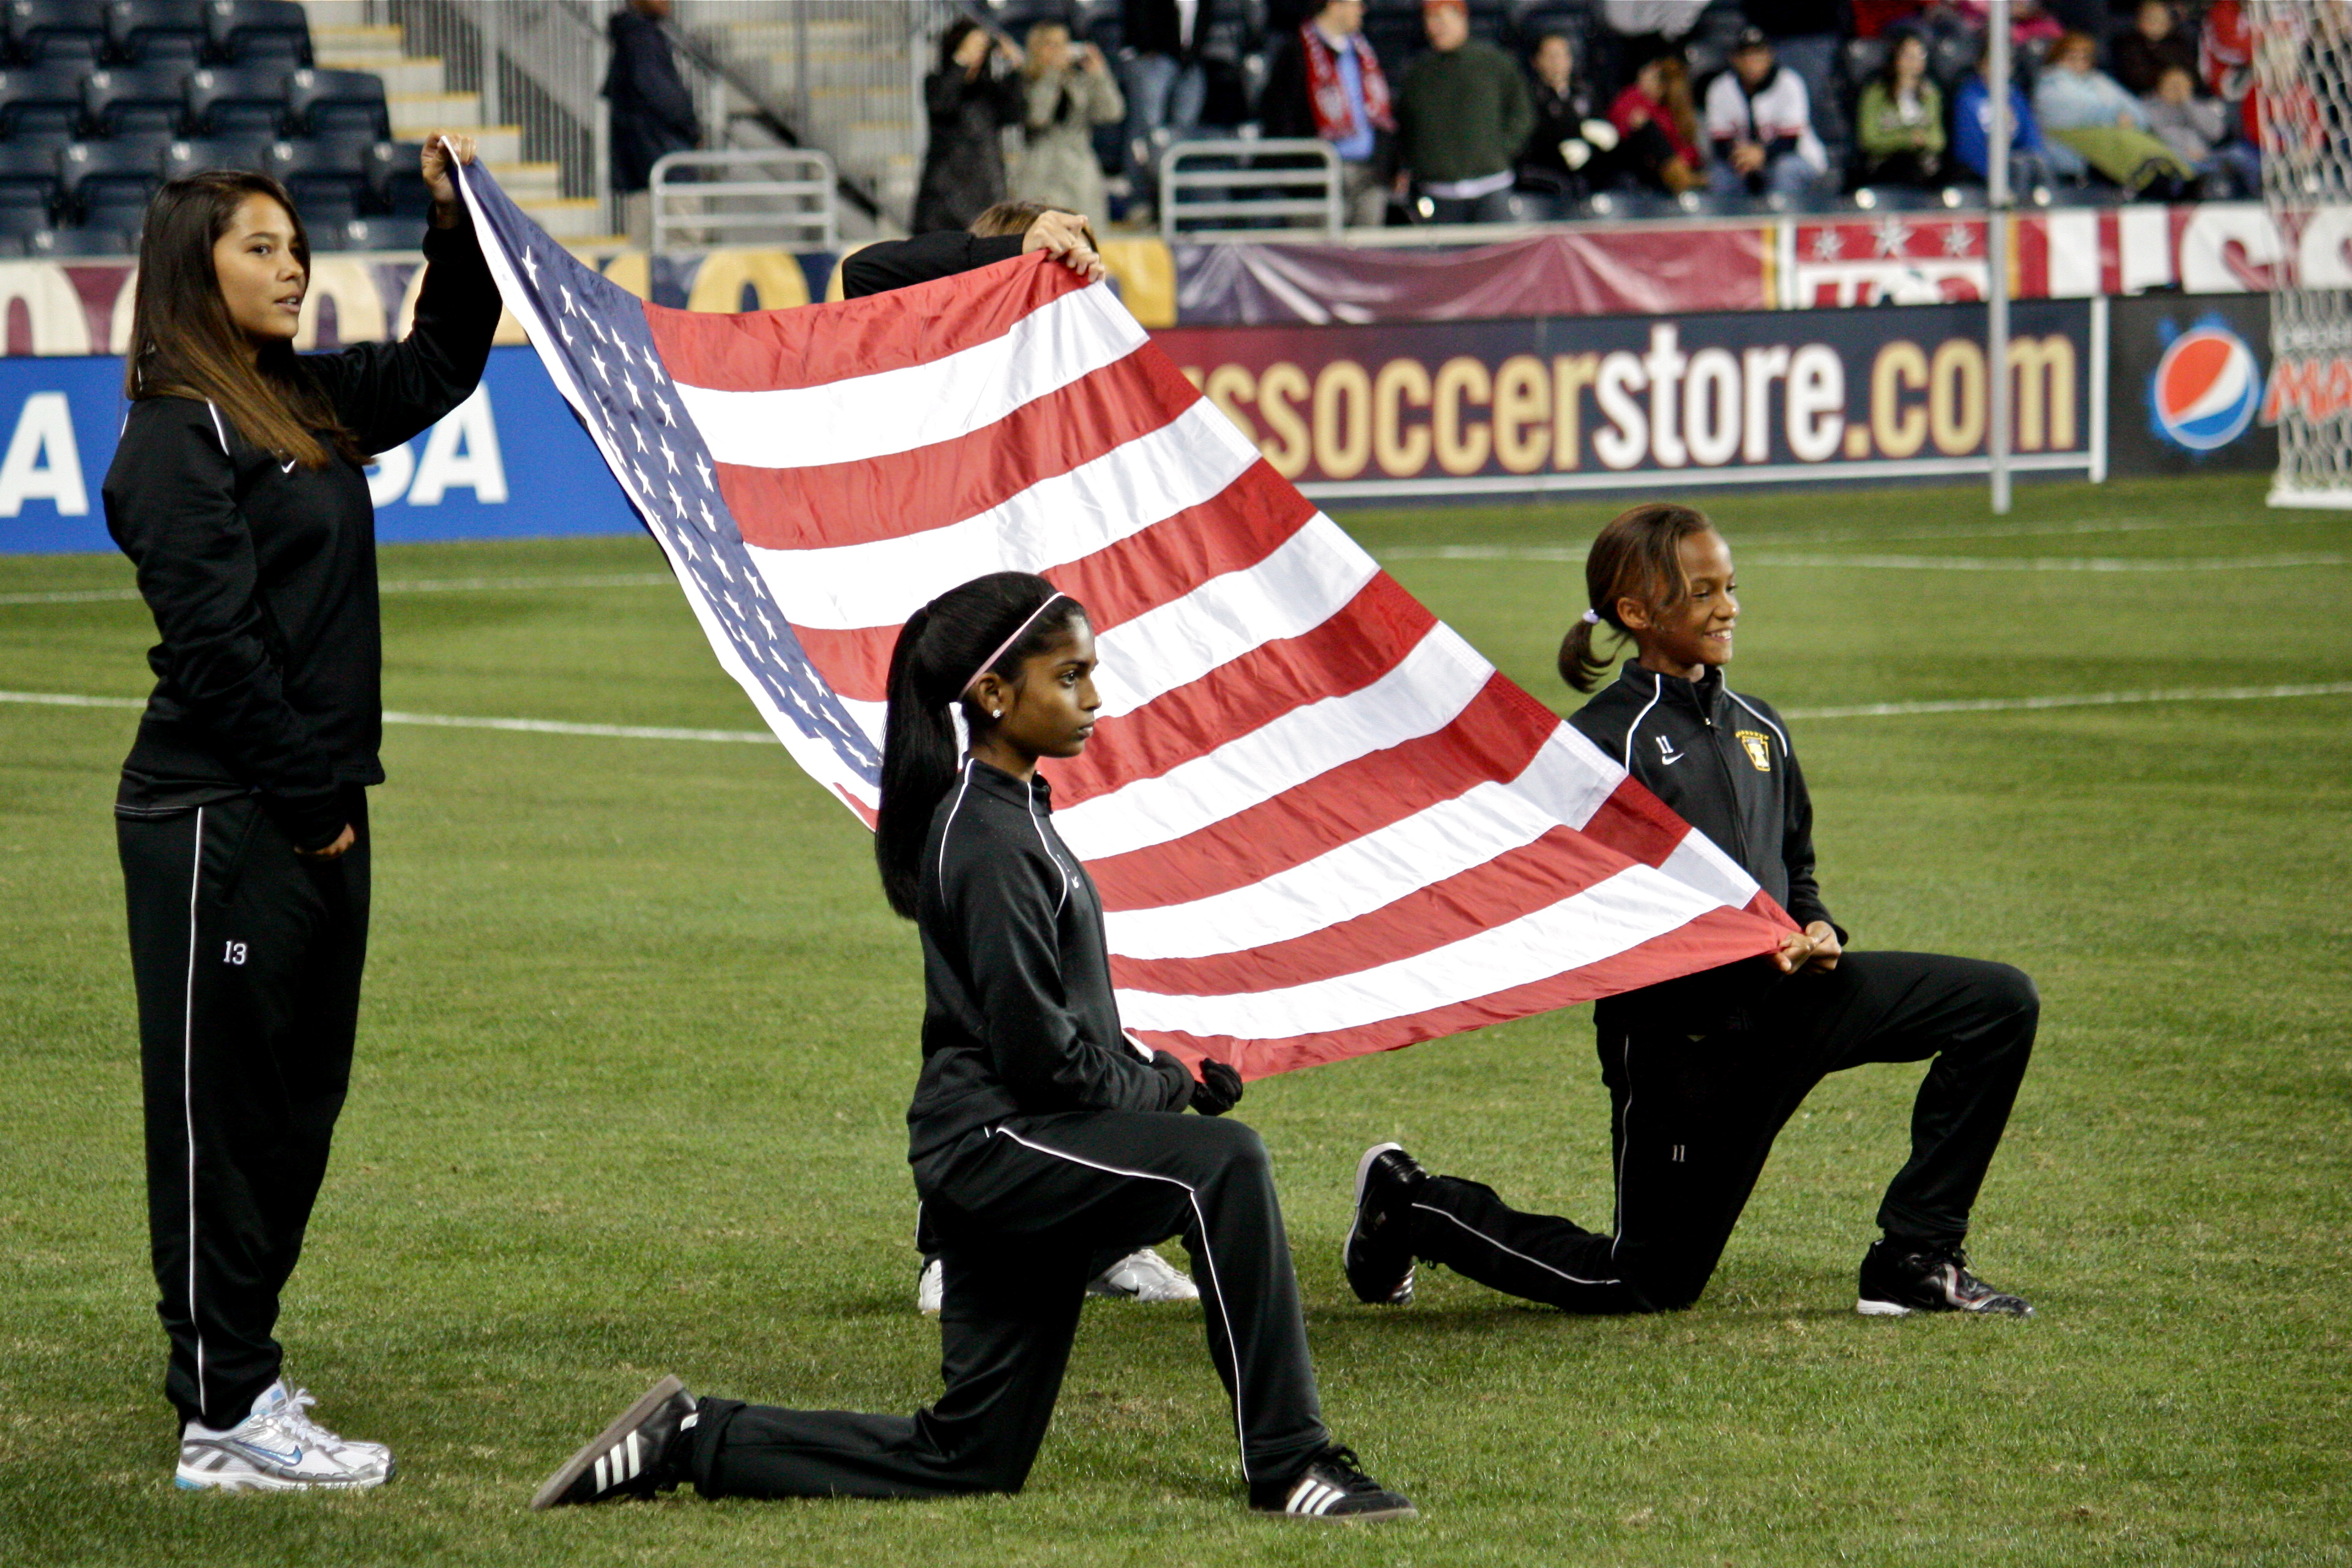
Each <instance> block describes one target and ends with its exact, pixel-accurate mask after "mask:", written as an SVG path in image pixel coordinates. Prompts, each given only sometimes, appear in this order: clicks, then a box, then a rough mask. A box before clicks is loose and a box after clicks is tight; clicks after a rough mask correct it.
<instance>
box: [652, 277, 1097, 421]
mask: <svg viewBox="0 0 2352 1568" xmlns="http://www.w3.org/2000/svg"><path fill="white" fill-rule="evenodd" d="M1023 268H1026V269H1027V272H1028V276H1027V277H1022V276H1021V270H1022V269H1023ZM1083 287H1086V285H1085V283H1083V282H1082V281H1080V279H1079V277H1078V276H1077V274H1076V273H1074V272H1072V271H1071V270H1070V269H1069V268H1068V267H1062V266H1059V265H1057V264H1056V263H1055V262H1052V261H1050V260H1048V259H1046V258H1045V257H1044V256H1020V257H1017V258H1016V259H1014V260H1012V261H1001V262H998V263H996V264H995V265H994V266H992V267H982V268H981V269H979V270H978V271H976V272H966V273H961V274H959V275H957V276H956V277H943V278H940V279H939V280H938V281H937V282H934V283H923V284H918V285H916V286H915V287H912V288H900V289H896V290H893V291H892V292H890V293H887V294H877V295H872V296H869V297H867V298H864V299H845V300H841V301H838V302H835V303H834V304H830V305H825V306H824V307H822V308H817V309H801V310H758V311H749V312H746V313H744V314H742V315H723V314H720V313H719V312H716V311H708V310H673V309H671V308H668V307H667V306H663V305H648V306H646V308H645V310H646V325H647V327H648V328H650V329H651V330H652V332H653V336H654V344H655V346H656V348H658V349H659V350H661V356H662V362H663V365H664V367H665V369H667V371H668V373H669V377H670V379H671V380H672V381H678V382H685V383H686V384H687V385H688V386H697V387H709V388H711V389H712V390H713V391H717V392H774V391H777V390H779V389H782V388H793V387H813V386H823V385H824V384H826V383H827V382H838V381H846V380H848V379H850V378H852V377H856V376H870V375H875V374H877V373H878V372H880V371H896V370H904V369H907V368H908V367H909V366H913V365H926V364H929V363H931V362H932V361H936V360H940V359H943V358H945V357H946V356H947V355H950V354H955V353H961V352H962V351H963V350H966V349H971V348H977V347H979V346H980V345H981V344H982V343H990V342H993V341H995V340H997V339H999V338H1002V337H1003V336H1004V335H1005V334H1006V333H1007V332H1010V331H1011V330H1013V328H1014V327H1015V326H1017V325H1018V324H1019V323H1020V321H1021V319H1022V318H1024V317H1025V316H1027V315H1028V314H1030V312H1032V311H1034V310H1035V309H1036V308H1038V307H1039V306H1041V305H1046V304H1050V303H1052V302H1053V301H1054V300H1056V299H1059V298H1062V296H1064V295H1066V294H1074V293H1076V291H1077V290H1079V289H1081V288H1083Z"/></svg>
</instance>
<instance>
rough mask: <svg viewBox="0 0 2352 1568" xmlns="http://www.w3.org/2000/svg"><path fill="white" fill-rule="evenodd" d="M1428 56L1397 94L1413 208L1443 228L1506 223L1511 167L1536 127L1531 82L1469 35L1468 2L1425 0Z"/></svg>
mask: <svg viewBox="0 0 2352 1568" xmlns="http://www.w3.org/2000/svg"><path fill="white" fill-rule="evenodd" d="M1421 19H1422V26H1423V27H1425V28H1426V29H1427V30H1428V33H1429V43H1430V50H1429V53H1427V54H1425V55H1423V56H1422V57H1420V58H1419V59H1417V60H1415V61H1413V63H1412V67H1411V68H1409V69H1407V70H1406V72H1405V73H1404V81H1403V82H1402V85H1401V86H1400V87H1399V88H1398V90H1397V152H1398V162H1399V163H1400V165H1401V167H1402V172H1403V174H1404V175H1405V176H1406V177H1409V178H1410V179H1411V181H1412V189H1413V197H1414V200H1413V209H1414V211H1416V212H1417V213H1419V214H1420V215H1421V216H1422V217H1423V218H1424V219H1426V220H1428V221H1430V222H1432V223H1441V224H1496V223H1508V222H1509V221H1510V218H1511V207H1510V197H1511V183H1512V179H1513V175H1512V171H1511V161H1512V160H1513V159H1514V158H1516V157H1517V155H1518V152H1519V149H1520V148H1521V147H1522V146H1524V145H1526V143H1527V140H1528V131H1532V130H1534V129H1535V123H1536V111H1535V105H1534V103H1533V101H1532V100H1531V99H1529V98H1528V84H1527V78H1525V77H1523V76H1521V75H1520V74H1519V68H1518V66H1517V64H1516V63H1514V62H1513V61H1512V59H1511V57H1509V56H1508V55H1506V54H1505V53H1503V51H1502V50H1500V49H1498V48H1496V47H1495V46H1494V45H1492V44H1488V43H1485V42H1482V41H1481V40H1479V39H1476V38H1473V37H1471V36H1470V13H1469V10H1468V8H1467V7H1466V6H1465V5H1464V4H1463V0H1423V5H1422V8H1421Z"/></svg>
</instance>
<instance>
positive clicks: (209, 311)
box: [122, 169, 364, 468]
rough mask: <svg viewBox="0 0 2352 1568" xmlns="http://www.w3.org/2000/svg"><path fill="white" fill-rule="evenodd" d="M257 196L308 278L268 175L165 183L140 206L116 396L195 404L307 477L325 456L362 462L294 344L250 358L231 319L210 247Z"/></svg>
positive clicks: (299, 237)
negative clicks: (134, 280)
mask: <svg viewBox="0 0 2352 1568" xmlns="http://www.w3.org/2000/svg"><path fill="white" fill-rule="evenodd" d="M255 196H267V197H268V198H269V199H270V200H271V201H273V202H276V203H277V204H278V205H279V206H281V207H283V208H285V209H286V215H287V217H288V219H289V221H290V222H291V223H292V225H293V227H294V241H293V247H294V258H295V259H296V260H297V261H299V262H300V263H301V264H302V271H303V274H304V276H305V277H308V275H309V273H310V235H309V233H308V232H307V231H305V230H304V228H303V227H302V215H301V214H299V213H298V212H296V211H295V210H294V202H293V198H291V197H290V196H289V195H288V194H287V193H286V187H285V186H283V185H281V184H279V183H278V182H277V181H275V180H273V179H271V178H270V177H269V176H268V175H267V174H252V173H247V172H244V171H241V170H236V169H210V170H206V171H205V172H203V173H201V174H190V175H187V176H185V177H184V178H182V179H178V180H173V181H172V182H171V183H168V184H166V185H165V186H164V187H163V189H162V190H161V191H158V192H157V193H155V199H154V200H153V201H152V202H150V203H149V204H147V220H146V224H145V225H144V227H143V229H142V233H141V234H140V236H139V291H138V294H137V295H136V297H135V298H133V299H132V301H131V353H130V354H129V355H128V356H127V357H126V358H125V360H124V361H123V367H122V395H123V396H125V397H127V398H130V399H131V400H132V401H133V402H136V401H138V400H139V399H141V398H151V397H190V398H201V399H203V400H204V401H205V402H209V403H211V404H212V405H213V406H214V407H215V408H216V409H218V410H219V411H220V413H222V415H223V416H224V417H226V419H227V420H228V422H229V423H231V424H234V425H235V426H236V428H237V432H238V434H242V435H243V436H244V437H245V438H246V439H247V441H250V442H252V443H253V444H256V445H257V446H261V447H265V448H267V449H268V450H269V451H271V452H275V453H277V454H278V455H279V456H280V457H286V458H291V459H292V460H293V461H295V462H297V463H299V464H300V465H302V466H303V467H305V468H323V467H325V466H326V465H327V462H328V459H329V457H330V455H331V452H330V449H332V451H333V452H335V453H340V454H341V455H344V456H347V457H350V458H351V459H352V461H354V462H361V461H364V456H363V455H362V454H361V453H360V452H359V451H358V448H357V444H356V443H355V442H354V441H353V439H352V434H351V433H350V432H349V431H347V430H345V429H344V428H343V427H342V423H341V421H340V420H338V419H337V418H336V417H335V411H334V410H333V408H331V406H329V404H328V402H327V400H326V399H325V398H324V397H323V396H321V395H320V392H319V390H318V388H317V386H316V385H315V384H313V382H311V380H310V376H309V374H308V373H306V372H305V371H304V370H303V368H302V363H301V361H299V359H297V358H296V357H295V353H294V348H293V345H292V344H290V343H288V342H285V341H283V340H279V341H274V342H270V343H268V344H266V345H264V346H263V348H262V350H261V352H260V355H259V356H258V358H256V356H255V355H254V353H253V348H252V343H251V340H248V339H247V337H246V335H245V334H244V333H243V332H242V331H240V330H239V329H238V328H237V325H236V322H235V321H234V320H232V319H230V317H229V313H228V301H227V300H226V299H225V298H222V296H221V287H220V275H219V274H218V272H216V271H215V269H214V267H213V246H215V245H216V244H218V243H219V241H220V237H221V235H225V234H226V233H227V232H228V230H229V225H232V224H233V223H235V222H236V213H237V209H238V208H239V207H241V206H243V205H244V204H246V202H247V200H249V199H250V198H252V197H255ZM321 435H323V436H324V437H325V440H323V441H321V440H320V436H321Z"/></svg>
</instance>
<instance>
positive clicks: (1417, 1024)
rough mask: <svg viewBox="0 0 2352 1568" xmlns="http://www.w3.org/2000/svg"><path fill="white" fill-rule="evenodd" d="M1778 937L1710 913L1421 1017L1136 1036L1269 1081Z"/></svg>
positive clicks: (1661, 974)
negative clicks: (1260, 1035) (1296, 1030)
mask: <svg viewBox="0 0 2352 1568" xmlns="http://www.w3.org/2000/svg"><path fill="white" fill-rule="evenodd" d="M1776 940H1777V937H1776V935H1775V934H1774V933H1773V932H1771V931H1770V930H1769V929H1768V928H1765V927H1762V926H1759V925H1757V923H1756V922H1755V920H1754V919H1753V918H1751V917H1750V916H1748V915H1746V914H1744V913H1742V912H1741V911H1738V910H1736V909H1727V908H1717V909H1710V910H1708V911H1707V912H1706V914H1704V915H1700V916H1699V917H1698V918H1697V919H1696V920H1694V921H1692V922H1690V924H1688V925H1683V926H1680V927H1678V928H1676V929H1675V930H1673V931H1670V932H1667V933H1666V934H1665V935H1664V936H1657V937H1654V938H1652V939H1651V940H1649V941H1647V942H1644V943H1643V944H1642V945H1641V946H1637V947H1632V948H1628V949H1627V950H1626V951H1624V952H1622V953H1618V954H1615V955H1612V956H1610V957H1607V958H1603V959H1601V960H1600V961H1599V962H1597V963H1592V964H1587V965H1585V966H1584V967H1582V968H1580V969H1570V970H1566V971H1564V972H1562V973H1560V974H1558V975H1553V976H1550V977H1547V978H1545V979H1541V980H1537V981H1534V982H1531V983H1530V984H1528V985H1524V986H1515V987H1513V988H1510V989H1508V990H1503V991H1496V992H1495V993H1493V994H1492V995H1489V996H1484V997H1478V998H1473V999H1471V1000H1468V1001H1463V1002H1454V1003H1450V1004H1448V1005H1447V1006H1445V1007H1442V1008H1433V1009H1430V1010H1428V1011H1426V1012H1419V1013H1408V1014H1405V1015H1403V1016H1402V1017H1399V1018H1392V1019H1381V1021H1380V1022H1378V1023H1372V1024H1364V1025H1361V1026H1360V1027H1358V1028H1355V1029H1343V1030H1331V1031H1330V1032H1329V1033H1326V1034H1306V1035H1292V1036H1288V1037H1286V1038H1284V1039H1281V1040H1241V1039H1236V1038H1235V1037H1234V1036H1231V1035H1192V1034H1179V1033H1174V1032H1171V1031H1170V1030H1140V1029H1139V1030H1135V1033H1136V1035H1137V1036H1138V1038H1139V1039H1141V1040H1143V1041H1144V1042H1145V1043H1146V1044H1148V1045H1151V1046H1156V1047H1158V1048H1159V1049H1160V1050H1162V1051H1173V1052H1175V1053H1176V1054H1177V1055H1178V1056H1181V1057H1182V1058H1183V1059H1184V1060H1185V1061H1190V1062H1197V1061H1200V1060H1201V1059H1202V1057H1207V1056H1213V1057H1216V1058H1217V1059H1218V1060H1220V1061H1229V1062H1231V1063H1232V1064H1233V1065H1234V1068H1235V1069H1236V1070H1237V1071H1239V1072H1240V1073H1241V1075H1242V1076H1243V1077H1244V1078H1250V1079H1256V1078H1266V1077H1271V1076H1272V1075H1274V1074H1275V1073H1277V1072H1289V1071H1296V1070H1297V1069H1298V1068H1302V1067H1314V1066H1318V1065H1319V1064H1321V1063H1323V1062H1326V1061H1340V1060H1342V1059H1344V1058H1347V1057H1350V1056H1361V1055H1364V1054H1365V1053H1367V1052H1370V1051H1394V1050H1396V1049H1398V1048H1399V1047H1401V1046H1407V1045H1413V1044H1416V1043H1418V1042H1420V1041H1422V1040H1433V1039H1436V1038H1437V1037H1439V1036H1441V1035H1448V1034H1458V1033H1460V1032H1461V1031H1462V1030H1471V1029H1483V1028H1485V1027H1486V1026H1487V1025H1489V1024H1497V1023H1507V1022H1508V1021H1510V1020H1511V1019H1517V1018H1525V1017H1526V1016H1527V1015H1528V1014H1529V1013H1537V1012H1548V1011H1550V1010H1551V1009H1556V1008H1565V1007H1573V1006H1575V1005H1576V1004H1577V1003H1579V1002H1589V1001H1591V1000H1593V999H1594V998H1598V997H1606V996H1613V995H1615V994H1617V993H1618V992H1620V991H1629V990H1633V989H1634V988H1638V987H1641V986H1646V985H1653V984H1655V983H1656V982H1657V981H1659V980H1662V979H1664V978H1666V977H1669V976H1673V975H1685V974H1691V973H1695V972H1696V971H1697V970H1700V969H1712V968H1715V967H1718V966H1720V965H1724V964H1730V963H1736V962H1738V960H1739V959H1742V958H1751V957H1754V956H1757V955H1758V954H1759V953H1767V952H1769V951H1771V949H1772V947H1773V946H1774V945H1775V942H1776Z"/></svg>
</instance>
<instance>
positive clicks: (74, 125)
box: [0, 66, 87, 138]
mask: <svg viewBox="0 0 2352 1568" xmlns="http://www.w3.org/2000/svg"><path fill="white" fill-rule="evenodd" d="M85 74H87V73H85V72H82V71H78V70H75V69H74V68H72V67H70V66H27V67H24V68H20V69H15V70H5V71H0V131H5V133H6V134H7V135H9V136H12V137H15V136H22V135H24V134H25V133H26V132H27V131H31V132H36V133H46V134H47V135H49V136H50V137H52V138H54V137H55V136H56V135H57V134H58V133H59V132H63V133H64V134H65V135H66V136H68V137H71V136H74V135H76V134H79V131H80V130H81V78H82V77H83V76H84V75H85Z"/></svg>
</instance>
